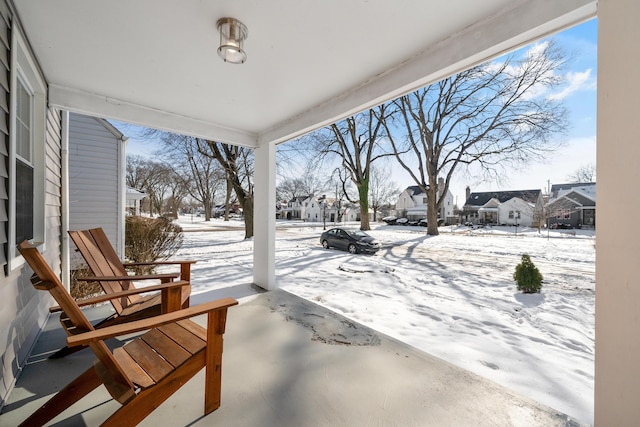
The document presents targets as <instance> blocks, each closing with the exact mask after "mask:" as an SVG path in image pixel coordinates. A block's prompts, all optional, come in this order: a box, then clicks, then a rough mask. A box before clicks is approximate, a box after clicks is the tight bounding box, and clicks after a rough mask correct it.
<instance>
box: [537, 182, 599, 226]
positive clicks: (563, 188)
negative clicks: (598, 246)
mask: <svg viewBox="0 0 640 427" xmlns="http://www.w3.org/2000/svg"><path fill="white" fill-rule="evenodd" d="M546 217H547V218H546V219H547V224H548V226H549V227H551V228H591V229H595V227H596V183H595V182H590V183H582V184H555V185H553V186H552V187H551V191H550V194H549V201H548V202H547V206H546Z"/></svg>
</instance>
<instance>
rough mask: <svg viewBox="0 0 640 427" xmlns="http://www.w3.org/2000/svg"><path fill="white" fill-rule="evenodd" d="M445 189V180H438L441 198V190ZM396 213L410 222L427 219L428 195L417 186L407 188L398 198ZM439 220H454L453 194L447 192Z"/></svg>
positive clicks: (439, 213)
mask: <svg viewBox="0 0 640 427" xmlns="http://www.w3.org/2000/svg"><path fill="white" fill-rule="evenodd" d="M443 187H444V179H443V178H439V179H438V195H437V197H440V188H443ZM396 212H397V215H398V216H399V217H401V218H408V219H410V220H420V219H423V218H426V217H427V194H426V193H425V192H424V191H422V189H420V187H419V186H417V185H412V186H409V187H407V188H406V189H405V190H404V191H403V192H402V193H400V195H399V196H398V201H397V202H396ZM438 218H441V219H445V220H447V223H449V222H452V221H450V220H448V219H452V218H453V194H452V193H451V191H449V190H447V194H446V195H445V199H444V202H443V203H442V207H441V208H440V211H439V212H438Z"/></svg>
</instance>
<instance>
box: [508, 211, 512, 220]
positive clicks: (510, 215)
mask: <svg viewBox="0 0 640 427" xmlns="http://www.w3.org/2000/svg"><path fill="white" fill-rule="evenodd" d="M509 219H513V211H509Z"/></svg>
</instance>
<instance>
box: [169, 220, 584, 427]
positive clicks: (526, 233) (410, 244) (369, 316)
mask: <svg viewBox="0 0 640 427" xmlns="http://www.w3.org/2000/svg"><path fill="white" fill-rule="evenodd" d="M180 223H181V225H182V226H183V228H184V230H185V243H184V245H183V248H182V249H181V250H180V252H179V253H178V255H177V256H176V257H180V258H192V259H197V260H198V263H197V264H196V265H195V266H194V268H193V273H192V281H193V294H194V297H193V301H194V302H196V303H197V302H202V301H204V300H207V299H211V298H215V297H220V296H223V295H230V296H234V297H242V296H245V295H246V294H247V289H248V287H247V284H249V283H251V282H252V262H253V253H252V247H253V243H252V241H251V240H244V229H243V226H242V223H241V222H239V221H229V222H226V223H225V222H224V221H222V220H220V219H214V220H212V221H211V222H208V223H205V222H204V221H203V219H202V218H191V217H181V218H180ZM349 226H353V227H358V224H356V223H354V224H349ZM327 228H330V225H329V224H327ZM321 231H322V224H317V223H316V224H313V223H306V224H305V223H300V222H289V221H287V222H278V230H277V233H276V275H277V284H278V286H279V287H282V288H284V289H286V290H287V291H289V292H292V293H294V294H297V295H299V296H301V297H304V298H307V299H309V300H310V301H314V302H316V303H318V304H321V305H324V306H326V307H328V308H330V309H332V310H334V311H337V312H339V313H341V314H343V315H345V316H347V317H349V318H351V319H354V320H356V321H358V322H360V323H363V324H365V325H367V326H369V327H372V328H373V329H376V330H378V331H380V332H382V333H385V334H387V335H390V336H392V337H395V338H397V339H399V340H401V341H403V342H405V343H407V344H409V345H412V346H415V347H417V348H420V349H422V350H424V351H425V352H428V353H430V354H432V355H435V356H438V357H441V358H442V359H445V360H447V361H449V362H451V363H453V364H455V365H458V366H460V367H463V368H466V369H468V370H470V371H473V372H475V373H477V374H479V375H481V376H484V377H485V378H489V379H491V380H493V381H495V382H497V383H499V384H502V385H504V386H506V387H509V388H511V389H513V390H515V391H517V392H518V393H520V394H523V395H525V396H528V397H530V398H532V399H534V400H536V401H538V402H541V403H543V404H546V405H548V406H550V407H552V408H554V409H557V410H559V411H561V412H563V413H566V414H568V415H570V416H572V417H575V418H576V419H578V420H580V421H582V422H586V423H589V424H592V423H593V378H594V308H595V233H594V232H593V231H582V230H576V232H575V235H573V233H574V232H573V231H569V230H557V231H552V232H551V233H550V234H547V231H546V230H544V231H542V233H540V234H539V233H538V231H537V230H532V229H524V230H523V229H522V228H519V229H518V234H517V235H516V234H515V233H514V228H513V227H504V228H502V227H494V228H491V229H477V230H470V229H469V228H467V227H443V228H441V229H440V232H441V234H440V235H439V236H435V237H429V236H426V230H425V229H424V228H421V227H403V226H389V225H385V224H374V225H373V230H372V231H370V234H371V235H373V236H375V237H377V238H378V239H379V240H380V241H381V242H382V244H383V247H382V250H381V251H380V252H378V253H377V254H376V255H374V256H368V255H350V254H349V253H347V252H342V251H338V250H333V249H329V250H325V249H323V248H322V246H321V245H320V243H319V236H320V233H321ZM523 253H527V254H529V255H530V256H531V259H532V261H533V262H534V263H535V265H536V266H537V267H538V269H539V270H540V272H541V273H542V275H543V276H544V282H543V288H542V293H541V294H534V295H524V294H521V293H519V292H517V290H516V285H515V282H514V281H513V279H512V274H513V271H514V269H515V266H516V264H518V263H519V262H520V257H521V255H522V254H523Z"/></svg>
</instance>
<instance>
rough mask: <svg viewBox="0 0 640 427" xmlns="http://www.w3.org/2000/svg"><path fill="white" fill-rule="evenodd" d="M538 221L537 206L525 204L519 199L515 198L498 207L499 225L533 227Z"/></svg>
mask: <svg viewBox="0 0 640 427" xmlns="http://www.w3.org/2000/svg"><path fill="white" fill-rule="evenodd" d="M492 200H495V199H492ZM537 219H538V218H536V217H535V205H534V204H533V203H529V202H525V201H524V200H522V199H521V198H519V197H513V198H511V199H509V200H507V201H506V202H504V203H500V205H498V219H497V221H498V224H501V225H522V226H527V227H531V226H532V225H533V224H534V222H535V221H536V220H537ZM536 224H537V223H536Z"/></svg>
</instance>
